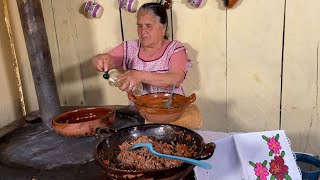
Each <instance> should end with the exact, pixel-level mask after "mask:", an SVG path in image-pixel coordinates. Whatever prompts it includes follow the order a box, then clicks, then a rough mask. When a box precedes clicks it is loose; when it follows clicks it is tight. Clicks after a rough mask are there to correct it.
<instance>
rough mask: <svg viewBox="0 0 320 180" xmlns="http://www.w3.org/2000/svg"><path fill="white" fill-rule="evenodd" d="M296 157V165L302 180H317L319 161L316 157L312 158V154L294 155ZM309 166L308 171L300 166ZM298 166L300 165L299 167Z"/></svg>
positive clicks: (319, 174)
mask: <svg viewBox="0 0 320 180" xmlns="http://www.w3.org/2000/svg"><path fill="white" fill-rule="evenodd" d="M295 155H296V157H297V164H298V166H299V167H300V170H301V173H302V179H304V180H318V178H319V176H320V159H319V157H317V156H314V155H312V154H307V153H298V152H296V153H295ZM301 162H302V163H303V164H304V165H308V166H311V167H312V168H311V170H310V169H304V168H305V166H303V165H302V163H301ZM299 164H300V165H299Z"/></svg>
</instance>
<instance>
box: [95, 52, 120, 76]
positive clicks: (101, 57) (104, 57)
mask: <svg viewBox="0 0 320 180" xmlns="http://www.w3.org/2000/svg"><path fill="white" fill-rule="evenodd" d="M91 62H92V64H93V65H94V66H95V67H96V69H97V71H100V72H106V71H108V70H110V69H113V68H116V65H115V63H114V62H113V59H112V57H111V56H110V55H109V54H98V55H96V56H94V57H93V58H92V59H91Z"/></svg>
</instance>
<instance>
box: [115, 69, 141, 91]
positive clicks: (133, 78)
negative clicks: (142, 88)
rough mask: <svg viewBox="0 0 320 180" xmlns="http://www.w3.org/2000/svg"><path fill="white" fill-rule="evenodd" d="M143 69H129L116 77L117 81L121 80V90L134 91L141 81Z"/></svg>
mask: <svg viewBox="0 0 320 180" xmlns="http://www.w3.org/2000/svg"><path fill="white" fill-rule="evenodd" d="M143 77H144V74H143V71H138V70H129V71H127V72H125V73H123V74H122V75H121V76H119V77H118V81H121V82H122V86H121V87H119V89H121V90H122V91H127V92H130V91H135V90H136V88H137V87H138V85H139V84H140V83H142V81H143Z"/></svg>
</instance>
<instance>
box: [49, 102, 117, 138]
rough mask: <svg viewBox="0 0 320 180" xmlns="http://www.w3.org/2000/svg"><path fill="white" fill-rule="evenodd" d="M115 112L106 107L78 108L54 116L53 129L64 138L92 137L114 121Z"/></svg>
mask: <svg viewBox="0 0 320 180" xmlns="http://www.w3.org/2000/svg"><path fill="white" fill-rule="evenodd" d="M115 114H116V113H115V111H114V110H112V109H109V108H106V107H90V108H80V109H77V110H74V111H68V112H65V113H62V114H60V115H58V116H56V117H55V118H54V119H53V120H52V126H53V129H54V130H55V131H56V132H57V133H59V134H60V135H62V136H66V137H85V136H93V135H95V133H96V129H97V128H107V127H108V126H110V125H112V124H113V123H114V121H115Z"/></svg>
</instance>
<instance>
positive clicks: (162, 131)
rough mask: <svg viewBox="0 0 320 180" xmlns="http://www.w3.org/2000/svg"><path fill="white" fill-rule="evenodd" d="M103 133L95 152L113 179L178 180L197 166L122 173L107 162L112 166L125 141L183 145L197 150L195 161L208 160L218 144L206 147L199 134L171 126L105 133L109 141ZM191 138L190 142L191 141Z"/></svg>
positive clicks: (183, 165) (132, 128) (149, 125)
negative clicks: (149, 140) (152, 140)
mask: <svg viewBox="0 0 320 180" xmlns="http://www.w3.org/2000/svg"><path fill="white" fill-rule="evenodd" d="M101 131H102V130H101V129H98V131H97V134H96V137H97V138H98V139H100V141H99V142H98V143H97V146H96V149H95V153H94V156H95V159H96V161H97V162H98V164H99V165H100V166H101V167H102V168H103V170H104V171H105V173H106V176H108V177H109V178H111V179H154V178H155V177H156V179H166V180H167V179H168V180H169V179H179V178H183V177H185V176H186V175H188V174H189V173H190V172H191V171H192V170H193V168H194V165H191V164H187V163H182V164H180V165H178V166H175V167H172V168H168V169H163V170H154V171H141V170H122V169H117V168H112V167H110V166H108V165H106V164H105V163H104V161H106V160H107V161H109V162H112V159H113V158H115V156H116V153H117V152H118V151H119V145H120V144H122V143H123V142H125V141H129V140H131V139H135V138H137V137H140V136H152V137H155V138H156V139H158V140H159V141H162V142H168V143H171V142H174V143H180V144H181V143H183V144H186V145H187V146H188V147H194V146H195V147H197V148H196V150H195V151H196V154H197V155H195V156H194V157H191V158H194V159H198V160H205V159H209V158H210V157H211V156H212V154H213V152H214V149H215V144H214V143H212V142H210V143H207V144H206V143H204V141H203V138H202V137H201V136H200V135H199V134H198V133H196V132H194V131H192V130H190V129H187V128H184V127H181V126H176V125H169V124H144V125H137V126H130V127H126V128H122V129H119V130H112V129H105V130H104V131H105V132H107V133H108V134H107V136H106V137H104V138H103V137H102V136H101ZM190 137H191V139H190Z"/></svg>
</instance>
